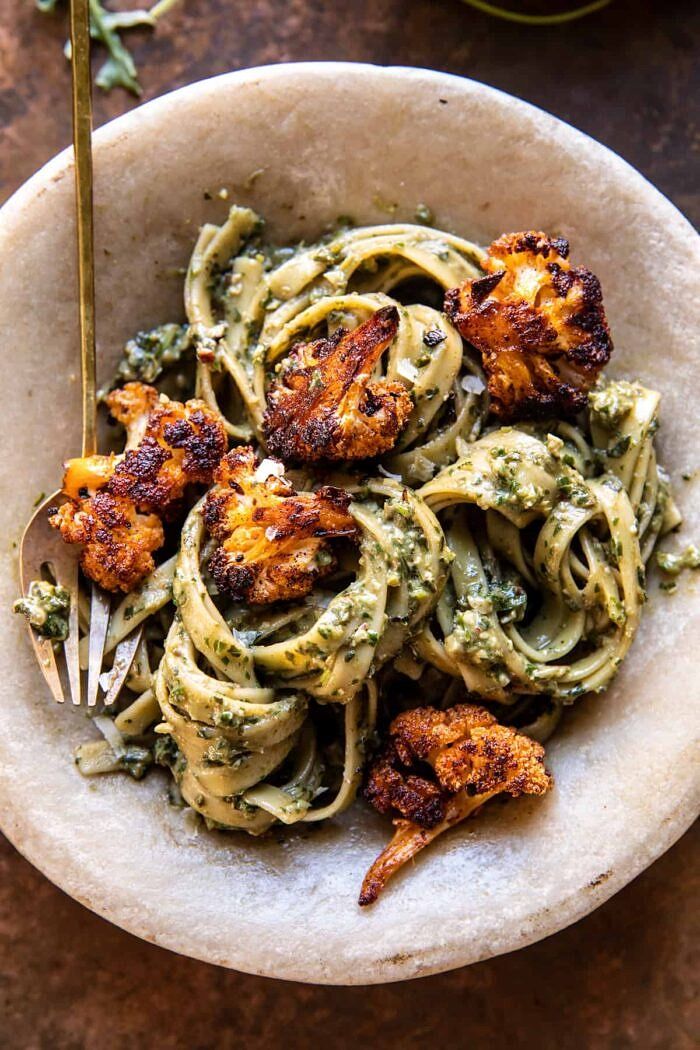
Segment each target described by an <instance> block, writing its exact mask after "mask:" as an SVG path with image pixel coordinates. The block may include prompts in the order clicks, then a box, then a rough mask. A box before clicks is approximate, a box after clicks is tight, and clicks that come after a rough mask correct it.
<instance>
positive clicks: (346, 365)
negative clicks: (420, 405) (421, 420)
mask: <svg viewBox="0 0 700 1050" xmlns="http://www.w3.org/2000/svg"><path fill="white" fill-rule="evenodd" d="M398 326H399V315H398V311H397V309H396V307H394V306H387V307H384V308H383V309H381V310H378V311H377V313H375V314H373V316H372V317H370V319H369V320H368V321H365V322H364V324H361V325H360V326H359V327H358V328H355V329H354V330H353V331H352V332H347V331H345V330H344V329H342V328H341V329H339V330H338V331H337V332H336V333H335V334H334V335H333V336H331V337H330V338H329V339H317V340H316V341H315V342H313V343H307V344H305V345H303V346H298V347H295V349H294V350H293V351H292V352H291V354H290V355H289V357H288V358H287V359H286V361H285V362H284V365H283V366H282V369H281V371H280V374H279V377H278V378H276V379H275V380H274V382H273V383H272V385H271V387H270V390H269V392H268V398H267V411H266V412H265V418H264V422H263V430H264V434H265V440H266V441H267V445H268V448H269V449H270V451H271V452H272V453H273V454H274V455H277V456H280V457H281V458H282V459H285V460H297V461H302V462H309V461H312V460H318V459H333V460H336V459H366V458H369V457H370V456H379V455H381V454H382V453H383V452H386V451H388V450H389V449H390V448H393V446H394V444H395V442H396V439H397V437H398V435H399V433H400V431H401V430H402V428H403V427H404V426H405V424H406V422H407V420H408V417H409V415H410V413H411V410H412V408H413V405H412V402H411V398H410V397H409V395H408V392H407V391H406V389H405V388H404V387H403V386H402V385H401V383H397V382H394V381H392V380H388V379H376V380H372V378H371V377H372V372H373V371H374V368H375V366H376V364H377V362H378V361H379V359H380V358H381V356H382V354H383V353H384V351H385V350H386V349H387V348H388V347H389V346H390V345H391V343H392V341H393V339H394V338H395V336H396V333H397V331H398Z"/></svg>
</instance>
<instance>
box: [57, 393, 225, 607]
mask: <svg viewBox="0 0 700 1050" xmlns="http://www.w3.org/2000/svg"><path fill="white" fill-rule="evenodd" d="M107 404H108V405H109V408H110V411H111V412H112V414H113V415H114V417H115V418H116V419H117V420H119V422H121V423H123V424H124V426H125V427H126V430H127V451H126V452H125V453H124V454H123V455H121V456H115V455H109V456H100V455H95V456H84V457H81V458H79V459H71V460H69V461H68V462H67V463H66V465H65V474H64V478H63V491H64V492H65V494H66V496H68V498H69V502H68V503H65V504H64V505H63V506H62V507H61V508H60V509H59V510H58V511H57V513H56V514H54V515H53V516H52V517H51V518H50V522H51V524H52V525H53V526H54V528H57V529H58V530H59V531H60V533H61V536H62V537H63V539H64V540H65V541H66V543H80V544H82V545H83V551H82V554H81V560H80V564H81V567H82V569H83V572H84V573H85V574H86V576H89V577H90V579H91V580H95V582H97V583H99V584H100V585H101V586H102V587H104V588H105V589H106V590H109V591H116V590H122V591H129V590H131V589H132V588H133V587H134V586H136V585H137V584H138V583H139V582H140V580H142V579H143V577H144V576H146V575H148V573H149V572H151V571H152V570H153V566H154V563H153V557H152V554H151V552H152V551H154V550H157V549H158V548H159V547H161V546H162V545H163V541H164V535H163V525H162V522H161V518H162V517H167V516H169V515H170V514H171V513H172V511H173V508H174V507H176V506H177V504H178V502H179V501H180V500H181V499H182V497H183V494H184V492H185V488H186V487H187V485H189V484H191V483H201V484H209V483H210V482H211V480H212V477H213V474H214V468H215V467H216V464H217V463H218V462H219V460H220V459H221V457H222V456H223V454H224V452H225V451H226V445H227V441H226V433H225V430H224V427H223V425H222V423H221V420H220V419H219V418H218V416H216V415H215V413H213V412H212V411H211V410H210V409H209V408H208V407H207V406H206V405H205V404H204V403H203V402H201V401H188V402H187V403H186V404H184V405H183V404H181V403H180V402H179V401H171V400H170V399H169V398H167V397H164V396H163V395H159V394H158V391H157V390H155V389H154V388H153V387H149V386H146V385H144V384H143V383H127V384H126V386H125V387H122V388H121V389H120V390H115V391H113V392H112V393H111V394H110V395H109V397H108V398H107Z"/></svg>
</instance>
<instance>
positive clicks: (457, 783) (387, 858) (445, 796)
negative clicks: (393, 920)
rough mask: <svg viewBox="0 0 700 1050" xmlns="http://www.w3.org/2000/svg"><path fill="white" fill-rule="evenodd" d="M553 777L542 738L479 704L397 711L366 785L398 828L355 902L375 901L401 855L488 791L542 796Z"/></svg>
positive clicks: (413, 851) (461, 814)
mask: <svg viewBox="0 0 700 1050" xmlns="http://www.w3.org/2000/svg"><path fill="white" fill-rule="evenodd" d="M551 783H552V781H551V777H550V775H549V773H547V771H546V770H545V768H544V748H543V747H542V746H541V744H538V743H536V742H535V741H534V740H531V739H530V738H529V737H526V736H523V735H522V734H521V733H518V732H517V731H516V730H515V729H511V728H510V727H509V726H502V725H499V724H498V722H497V721H496V719H495V718H494V717H493V715H491V714H489V712H488V711H486V710H485V709H484V708H483V707H476V706H474V705H472V704H457V705H456V706H455V707H452V708H449V709H448V710H447V711H439V710H437V708H434V707H418V708H415V709H414V710H412V711H406V712H404V713H403V714H401V715H399V716H398V717H397V718H395V719H394V721H393V722H392V723H391V726H390V728H389V739H388V742H387V744H386V746H385V748H384V751H383V752H382V754H380V755H379V757H378V758H377V759H376V761H375V762H374V763H373V764H372V767H371V769H370V772H369V776H368V779H367V784H366V786H365V797H366V798H367V799H368V800H369V801H370V802H371V803H372V805H373V806H374V807H375V808H376V809H378V810H379V812H380V813H384V814H395V815H396V819H395V820H394V824H395V826H396V832H395V834H394V837H393V839H392V840H391V842H390V843H389V845H388V846H387V847H386V849H385V850H384V851H383V852H382V853H381V854H380V855H379V856H378V857H377V859H376V860H375V862H374V864H373V865H372V867H371V868H370V869H369V871H368V872H367V874H366V876H365V878H364V881H363V883H362V892H361V894H360V904H371V903H372V902H373V901H375V900H376V899H377V897H378V896H379V893H380V892H381V890H382V889H383V888H384V886H385V885H386V883H387V881H388V880H389V879H390V878H391V876H392V875H393V874H394V872H395V871H397V870H398V869H399V868H400V867H401V866H402V865H403V864H405V863H406V861H407V860H410V859H411V858H412V857H414V856H415V855H416V854H417V853H418V852H419V851H420V850H421V849H423V847H424V846H427V845H428V843H429V842H432V840H433V839H434V838H436V837H437V836H438V835H440V834H441V833H442V832H443V831H446V830H447V828H450V827H453V825H455V824H458V823H459V822H460V821H461V820H464V818H465V817H467V816H469V814H470V813H473V812H474V811H475V810H477V809H479V807H480V806H482V805H483V804H484V802H486V801H487V800H488V799H490V798H491V797H492V796H494V795H497V794H500V793H502V792H506V793H507V794H509V795H513V796H518V795H543V794H544V793H545V792H546V791H547V790H548V789H549V788H550V787H551Z"/></svg>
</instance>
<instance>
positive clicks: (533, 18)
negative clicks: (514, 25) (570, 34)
mask: <svg viewBox="0 0 700 1050" xmlns="http://www.w3.org/2000/svg"><path fill="white" fill-rule="evenodd" d="M463 2H464V3H465V4H469V6H470V7H475V8H476V9H477V11H483V12H484V14H487V15H494V16H495V17H496V18H503V19H505V20H506V21H508V22H520V23H522V24H525V25H532V26H553V25H561V24H562V23H564V22H573V21H574V19H576V18H583V17H584V15H592V14H593V12H594V11H600V10H601V9H602V8H603V7H607V6H608V4H609V3H611V0H593V3H590V4H584V5H583V7H576V8H574V10H573V11H560V12H559V13H558V14H551V15H528V14H524V13H522V12H519V11H511V10H510V9H509V8H507V7H497V6H496V4H489V3H487V0H463Z"/></svg>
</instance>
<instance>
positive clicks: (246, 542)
mask: <svg viewBox="0 0 700 1050" xmlns="http://www.w3.org/2000/svg"><path fill="white" fill-rule="evenodd" d="M283 472H284V468H283V466H282V464H281V463H278V462H277V461H274V460H264V461H263V463H262V464H258V462H257V460H256V457H255V453H254V451H253V449H252V448H250V447H249V446H246V447H243V448H237V449H234V450H233V451H231V452H229V453H228V455H227V456H225V457H224V459H223V460H222V461H221V463H220V465H219V467H218V468H217V471H216V474H215V475H214V479H215V482H216V484H215V486H214V487H213V488H212V489H211V490H210V491H209V492H208V493H207V498H206V501H205V504H204V522H205V524H206V527H207V529H208V530H209V532H210V533H211V535H212V536H214V537H215V538H216V539H217V540H219V542H220V546H218V547H217V548H216V550H215V551H214V554H213V555H212V557H211V559H210V561H209V571H210V572H211V574H212V577H213V578H214V581H215V582H216V585H217V587H218V588H219V590H220V591H221V592H222V593H223V594H226V595H228V597H230V598H232V599H233V600H234V601H246V602H249V603H251V604H256V605H257V604H265V603H267V602H274V601H281V600H285V599H291V598H301V597H303V595H305V594H308V593H309V591H310V590H311V588H312V587H313V585H314V584H315V582H316V581H317V580H318V579H320V578H321V577H322V576H325V575H326V574H327V573H329V572H330V571H331V570H332V569H333V568H334V566H335V557H334V555H333V553H332V551H331V548H330V546H329V542H328V541H329V540H330V539H335V538H339V537H342V536H345V537H354V536H355V533H356V526H355V522H354V520H353V518H352V516H351V514H350V513H349V512H348V505H349V503H350V497H349V496H348V494H347V493H346V492H343V491H342V490H341V489H336V488H331V487H330V486H325V487H324V488H320V489H318V490H317V491H316V492H295V491H294V488H293V487H292V485H291V483H290V482H289V481H288V480H287V479H286V478H285V477H284V476H283Z"/></svg>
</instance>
